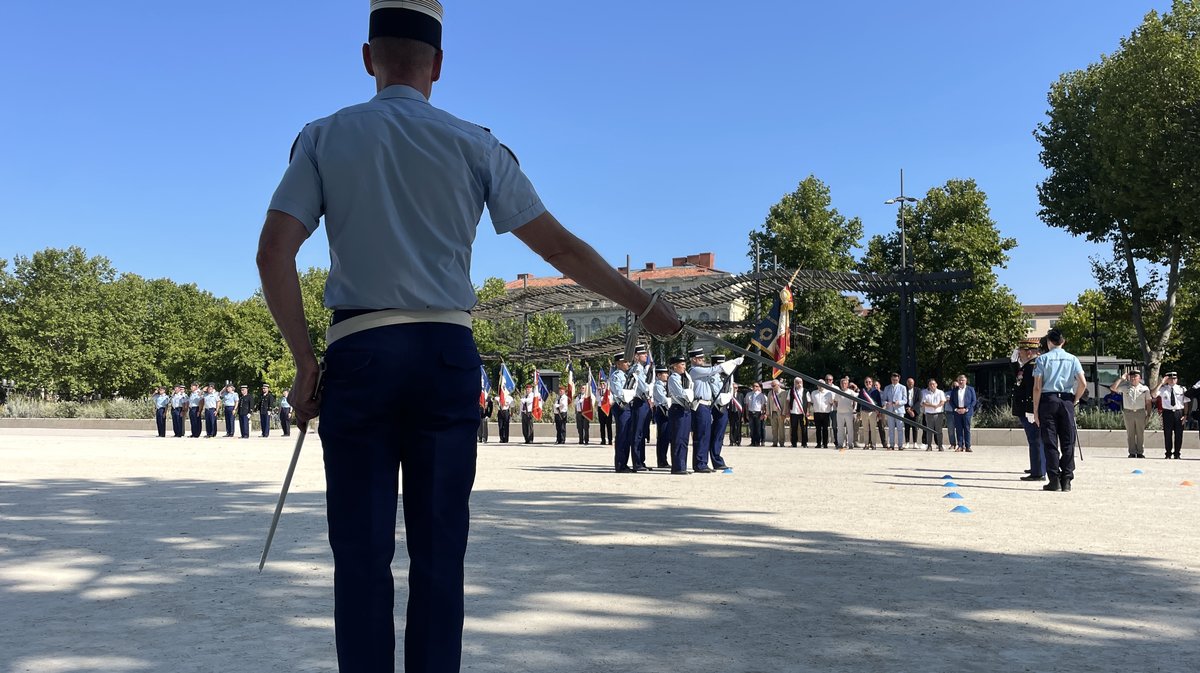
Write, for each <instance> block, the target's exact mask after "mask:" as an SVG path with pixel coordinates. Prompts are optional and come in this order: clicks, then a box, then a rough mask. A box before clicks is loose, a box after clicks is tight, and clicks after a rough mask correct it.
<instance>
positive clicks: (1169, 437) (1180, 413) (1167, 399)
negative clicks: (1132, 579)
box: [1157, 372, 1190, 460]
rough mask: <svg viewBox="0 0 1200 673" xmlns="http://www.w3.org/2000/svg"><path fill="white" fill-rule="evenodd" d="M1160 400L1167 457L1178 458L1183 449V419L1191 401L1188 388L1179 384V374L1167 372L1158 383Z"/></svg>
mask: <svg viewBox="0 0 1200 673" xmlns="http://www.w3.org/2000/svg"><path fill="white" fill-rule="evenodd" d="M1157 394H1158V402H1159V406H1160V407H1161V408H1162V425H1163V440H1164V442H1165V444H1166V447H1167V453H1166V456H1164V457H1165V458H1167V459H1168V460H1170V459H1171V458H1176V459H1178V458H1179V457H1180V453H1181V450H1182V449H1183V421H1184V419H1185V418H1186V417H1187V408H1188V404H1189V403H1190V400H1189V398H1188V397H1187V389H1186V388H1184V387H1183V386H1181V385H1179V374H1178V373H1177V372H1167V373H1166V374H1164V375H1163V380H1162V383H1160V384H1159V385H1158V390H1157Z"/></svg>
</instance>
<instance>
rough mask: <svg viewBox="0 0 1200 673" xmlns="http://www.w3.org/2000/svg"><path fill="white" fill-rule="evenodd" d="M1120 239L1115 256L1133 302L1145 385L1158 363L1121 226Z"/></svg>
mask: <svg viewBox="0 0 1200 673" xmlns="http://www.w3.org/2000/svg"><path fill="white" fill-rule="evenodd" d="M1117 231H1118V232H1120V239H1119V240H1118V241H1117V248H1118V250H1117V254H1118V255H1120V256H1121V258H1123V259H1124V260H1125V271H1124V274H1125V282H1126V283H1128V284H1129V296H1130V298H1131V299H1132V302H1133V328H1134V329H1135V330H1136V331H1137V338H1138V348H1140V349H1141V351H1142V364H1143V365H1145V367H1146V383H1147V384H1150V383H1152V382H1153V381H1154V380H1155V377H1156V376H1157V375H1158V364H1159V363H1158V362H1157V360H1156V359H1154V358H1152V357H1151V355H1152V354H1151V352H1150V342H1149V340H1148V339H1147V338H1146V324H1145V322H1144V321H1143V320H1142V284H1141V283H1140V282H1138V272H1137V264H1136V263H1135V260H1134V258H1133V249H1132V248H1130V247H1129V235H1128V234H1126V233H1125V230H1124V228H1123V226H1122V225H1121V224H1118V225H1117Z"/></svg>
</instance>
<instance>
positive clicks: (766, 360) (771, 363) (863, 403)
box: [683, 324, 933, 434]
mask: <svg viewBox="0 0 1200 673" xmlns="http://www.w3.org/2000/svg"><path fill="white" fill-rule="evenodd" d="M683 331H685V332H689V333H691V334H692V335H694V336H698V337H704V338H705V339H710V340H712V341H714V342H716V343H717V344H718V345H720V346H723V347H724V348H728V349H729V350H731V351H733V352H735V353H740V354H742V355H744V356H746V357H748V358H750V359H751V360H754V361H756V362H760V363H762V364H764V365H769V366H771V367H774V368H775V369H778V370H780V371H784V372H787V373H788V374H791V375H792V376H795V377H796V378H799V379H801V380H804V381H807V382H809V383H811V384H813V385H815V386H817V387H818V388H824V389H825V390H828V391H830V392H832V393H833V394H835V395H841V396H842V397H845V398H846V399H849V400H853V401H854V402H857V403H858V406H859V407H860V408H861V407H869V408H871V409H874V410H875V411H878V412H879V413H881V414H883V415H885V416H889V417H891V418H894V419H896V420H898V421H902V422H903V423H905V424H906V425H911V426H912V427H914V428H921V429H922V430H924V431H926V432H928V433H930V434H933V428H931V427H929V426H927V425H925V424H923V423H918V422H916V421H914V420H910V419H907V418H905V417H904V416H903V415H901V414H896V413H892V412H890V411H888V410H887V409H884V408H883V407H877V406H875V404H873V403H871V402H868V401H866V400H864V399H862V398H861V397H859V396H858V395H854V394H852V393H847V392H843V391H842V389H841V388H837V387H834V386H831V385H829V384H827V383H825V382H824V381H822V380H820V379H814V378H813V377H811V376H808V375H807V374H802V373H800V372H798V371H796V370H795V369H792V368H791V367H785V366H784V365H781V364H779V363H778V362H776V361H774V360H772V359H771V358H768V357H766V356H765V355H760V354H759V353H755V352H754V351H751V350H747V349H745V348H742V347H741V346H738V345H735V344H732V343H729V342H728V341H726V340H724V339H722V338H721V337H719V336H716V335H714V334H710V333H708V332H705V331H704V330H702V329H700V328H698V327H692V326H691V325H686V324H685V325H684V326H683Z"/></svg>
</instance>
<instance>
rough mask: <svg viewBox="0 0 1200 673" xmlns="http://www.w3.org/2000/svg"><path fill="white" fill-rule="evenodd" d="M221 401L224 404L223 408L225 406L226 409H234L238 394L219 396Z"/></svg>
mask: <svg viewBox="0 0 1200 673" xmlns="http://www.w3.org/2000/svg"><path fill="white" fill-rule="evenodd" d="M221 401H222V402H224V403H225V406H227V407H236V406H237V401H238V394H237V393H225V394H224V395H222V396H221Z"/></svg>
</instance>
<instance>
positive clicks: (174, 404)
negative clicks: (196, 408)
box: [171, 393, 188, 409]
mask: <svg viewBox="0 0 1200 673" xmlns="http://www.w3.org/2000/svg"><path fill="white" fill-rule="evenodd" d="M187 398H188V397H187V395H186V394H184V393H175V394H174V395H172V396H171V408H173V409H179V408H180V407H182V406H183V403H184V402H186V401H187Z"/></svg>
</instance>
